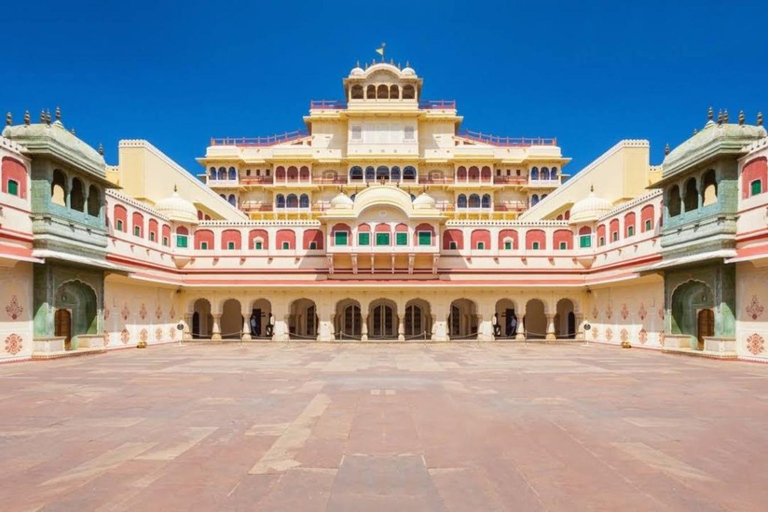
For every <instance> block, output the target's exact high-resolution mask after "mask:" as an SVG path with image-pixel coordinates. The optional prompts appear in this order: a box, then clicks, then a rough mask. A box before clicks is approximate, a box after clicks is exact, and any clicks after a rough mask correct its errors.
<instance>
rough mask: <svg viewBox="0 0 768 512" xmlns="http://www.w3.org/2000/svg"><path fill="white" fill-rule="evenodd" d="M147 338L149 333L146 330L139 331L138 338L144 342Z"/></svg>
mask: <svg viewBox="0 0 768 512" xmlns="http://www.w3.org/2000/svg"><path fill="white" fill-rule="evenodd" d="M148 339H149V333H148V332H147V330H146V329H142V330H141V331H140V332H139V340H140V341H143V342H144V343H146V342H147V340H148Z"/></svg>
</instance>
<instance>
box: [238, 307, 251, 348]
mask: <svg viewBox="0 0 768 512" xmlns="http://www.w3.org/2000/svg"><path fill="white" fill-rule="evenodd" d="M240 314H241V315H242V316H243V333H242V335H241V336H240V340H241V341H251V319H250V317H249V315H248V312H247V311H242V312H241V313H240Z"/></svg>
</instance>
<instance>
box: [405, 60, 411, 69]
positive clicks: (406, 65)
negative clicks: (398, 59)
mask: <svg viewBox="0 0 768 512" xmlns="http://www.w3.org/2000/svg"><path fill="white" fill-rule="evenodd" d="M405 67H407V68H409V67H411V61H409V60H407V61H405Z"/></svg>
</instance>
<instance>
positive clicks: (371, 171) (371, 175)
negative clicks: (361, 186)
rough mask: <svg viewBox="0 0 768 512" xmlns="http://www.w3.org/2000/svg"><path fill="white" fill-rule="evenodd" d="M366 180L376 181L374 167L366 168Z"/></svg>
mask: <svg viewBox="0 0 768 512" xmlns="http://www.w3.org/2000/svg"><path fill="white" fill-rule="evenodd" d="M365 179H366V180H367V181H373V180H375V179H376V169H374V168H373V166H372V165H369V166H368V167H366V168H365Z"/></svg>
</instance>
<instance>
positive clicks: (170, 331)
mask: <svg viewBox="0 0 768 512" xmlns="http://www.w3.org/2000/svg"><path fill="white" fill-rule="evenodd" d="M168 337H169V338H171V339H172V340H175V339H176V328H175V327H171V328H170V329H168Z"/></svg>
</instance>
